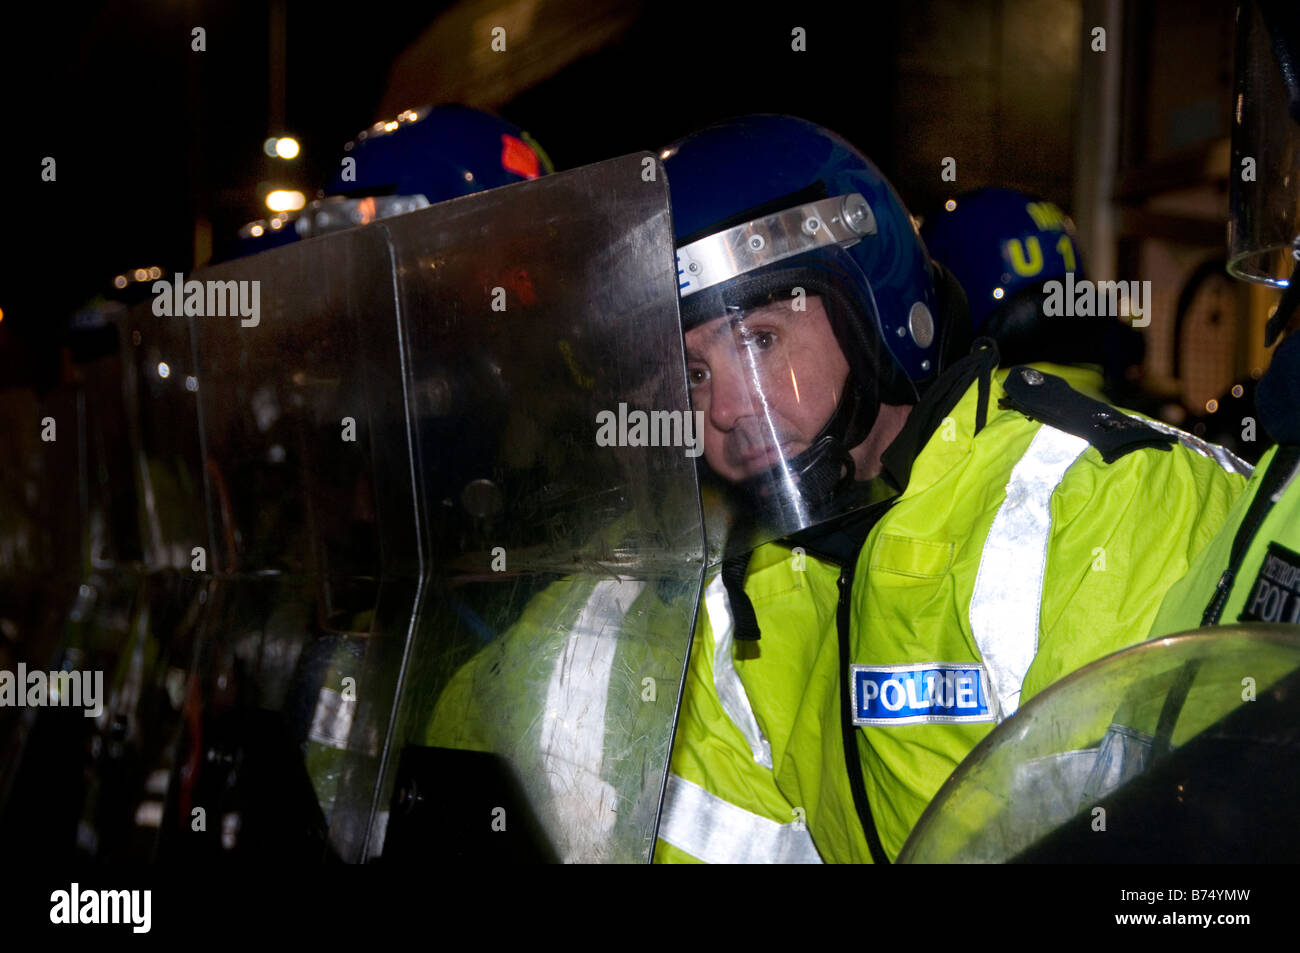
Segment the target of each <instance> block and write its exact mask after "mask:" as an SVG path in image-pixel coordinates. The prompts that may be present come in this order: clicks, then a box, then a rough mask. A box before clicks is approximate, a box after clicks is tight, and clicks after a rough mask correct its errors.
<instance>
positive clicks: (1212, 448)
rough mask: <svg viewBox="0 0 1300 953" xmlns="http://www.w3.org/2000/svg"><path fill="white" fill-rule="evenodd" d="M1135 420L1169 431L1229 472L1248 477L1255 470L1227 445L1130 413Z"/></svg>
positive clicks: (1189, 447)
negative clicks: (1223, 445) (1220, 444)
mask: <svg viewBox="0 0 1300 953" xmlns="http://www.w3.org/2000/svg"><path fill="white" fill-rule="evenodd" d="M1128 416H1130V417H1132V418H1133V419H1134V420H1140V421H1142V422H1143V423H1144V424H1146V425H1147V426H1148V427H1153V428H1155V429H1156V430H1159V431H1160V432H1161V433H1167V434H1169V436H1171V437H1177V438H1178V442H1179V443H1181V444H1182V445H1183V446H1184V447H1186V448H1187V449H1188V450H1194V451H1196V452H1197V453H1199V454H1200V455H1201V456H1203V457H1210V458H1211V459H1213V460H1214V462H1215V463H1217V464H1218V465H1219V466H1221V467H1223V469H1225V470H1227V471H1228V472H1229V473H1240V474H1241V475H1242V476H1244V477H1245V478H1246V479H1250V475H1251V474H1252V473H1254V472H1255V468H1254V467H1252V466H1251V465H1250V464H1249V463H1247V462H1246V461H1245V460H1243V459H1241V457H1239V456H1237V455H1236V454H1235V453H1233V452H1232V451H1231V450H1229V449H1228V448H1227V447H1220V446H1219V445H1218V444H1217V443H1210V442H1209V441H1208V440H1202V439H1201V438H1200V437H1196V436H1193V435H1192V434H1189V433H1188V432H1187V431H1185V430H1179V429H1178V428H1177V427H1171V426H1169V425H1168V424H1167V423H1165V422H1164V421H1163V420H1152V419H1151V418H1150V417H1141V416H1139V415H1137V414H1129V415H1128Z"/></svg>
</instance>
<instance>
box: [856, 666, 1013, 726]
mask: <svg viewBox="0 0 1300 953" xmlns="http://www.w3.org/2000/svg"><path fill="white" fill-rule="evenodd" d="M849 695H850V697H851V699H852V702H853V724H855V725H916V724H922V723H937V724H946V725H954V724H962V723H964V722H978V721H994V720H996V719H995V717H994V714H993V709H992V705H991V704H990V702H989V687H988V677H987V676H986V675H985V674H984V666H982V665H980V664H978V663H971V662H922V663H920V664H919V665H850V666H849Z"/></svg>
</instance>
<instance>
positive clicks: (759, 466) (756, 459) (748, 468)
mask: <svg viewBox="0 0 1300 953" xmlns="http://www.w3.org/2000/svg"><path fill="white" fill-rule="evenodd" d="M790 447H791V443H790V442H786V443H783V444H780V445H779V446H772V445H770V444H766V445H764V446H761V447H757V448H755V449H753V450H750V451H748V452H747V453H744V454H742V455H741V456H740V457H739V459H738V460H737V461H736V465H737V467H738V468H739V469H740V470H742V471H743V472H744V474H745V476H747V477H751V476H755V475H756V474H759V473H762V472H763V471H764V470H770V469H771V468H772V467H774V466H776V465H777V464H778V463H780V462H782V461H784V460H788V459H789V458H790Z"/></svg>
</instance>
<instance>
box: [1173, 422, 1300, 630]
mask: <svg viewBox="0 0 1300 953" xmlns="http://www.w3.org/2000/svg"><path fill="white" fill-rule="evenodd" d="M1298 460H1300V451H1297V449H1296V447H1295V445H1294V444H1291V445H1284V446H1282V447H1272V448H1270V449H1269V451H1268V452H1267V453H1265V454H1264V457H1263V459H1261V460H1260V461H1259V466H1258V467H1256V468H1255V475H1254V476H1253V477H1252V478H1251V480H1250V484H1249V486H1247V488H1246V492H1245V493H1243V494H1242V495H1241V497H1240V499H1238V500H1237V505H1236V506H1234V507H1233V508H1232V512H1231V514H1229V516H1228V520H1227V522H1226V523H1225V524H1224V526H1223V529H1222V530H1221V531H1220V533H1219V535H1218V536H1216V537H1215V538H1214V541H1213V542H1212V543H1211V544H1210V545H1209V546H1207V547H1205V551H1204V552H1203V553H1201V555H1200V556H1199V557H1198V558H1197V560H1196V564H1195V565H1194V566H1193V567H1192V569H1191V571H1190V572H1188V574H1187V576H1186V577H1184V578H1183V579H1180V580H1179V581H1178V582H1177V583H1176V584H1175V585H1174V586H1173V588H1171V589H1170V590H1169V595H1168V596H1166V597H1165V602H1164V605H1163V606H1161V608H1160V614H1159V615H1158V616H1157V617H1156V622H1155V625H1154V627H1153V628H1152V630H1151V637H1152V638H1155V637H1156V636H1162V635H1170V634H1172V633H1174V632H1182V631H1185V630H1187V629H1195V628H1197V627H1199V626H1200V625H1201V624H1202V620H1203V615H1204V613H1205V611H1206V610H1207V609H1209V610H1210V612H1211V615H1212V618H1209V619H1205V620H1204V622H1205V623H1207V624H1222V625H1229V624H1233V623H1236V622H1281V623H1285V624H1288V625H1295V624H1300V481H1297V480H1296V475H1297V473H1300V464H1298V463H1297V461H1298ZM1247 524H1249V525H1247ZM1235 547H1241V548H1242V549H1243V552H1242V553H1241V555H1240V558H1239V559H1238V560H1237V564H1236V565H1233V562H1234V561H1233V559H1232V556H1233V549H1234V548H1235ZM1229 569H1231V570H1232V572H1231V573H1230V574H1229V572H1228V570H1229ZM1216 597H1217V599H1216ZM1212 603H1213V605H1212Z"/></svg>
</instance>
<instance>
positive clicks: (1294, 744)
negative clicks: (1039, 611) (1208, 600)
mask: <svg viewBox="0 0 1300 953" xmlns="http://www.w3.org/2000/svg"><path fill="white" fill-rule="evenodd" d="M1298 756H1300V637H1297V636H1296V634H1295V632H1294V631H1293V627H1291V626H1277V625H1262V624H1247V625H1239V626H1225V627H1222V628H1213V629H1201V630H1198V631H1195V632H1190V633H1184V634H1181V635H1176V636H1170V637H1168V638H1162V639H1153V640H1151V641H1149V642H1144V643H1142V644H1140V645H1137V646H1134V647H1132V648H1129V649H1125V650H1123V651H1121V652H1117V653H1115V654H1113V655H1109V656H1107V657H1106V658H1103V659H1100V660H1098V661H1096V662H1094V663H1092V664H1091V665H1089V666H1087V667H1085V668H1083V669H1080V670H1079V671H1078V672H1075V673H1074V674H1072V675H1070V676H1069V677H1067V678H1064V679H1062V680H1061V681H1060V682H1058V683H1056V684H1055V685H1053V686H1052V687H1050V688H1049V689H1047V690H1046V691H1044V692H1043V693H1042V694H1040V695H1038V696H1036V697H1035V698H1033V699H1031V700H1030V701H1029V702H1028V703H1027V704H1026V705H1024V706H1023V707H1022V708H1021V709H1020V711H1018V712H1017V713H1016V714H1015V716H1014V717H1013V718H1010V719H1008V720H1007V721H1006V722H1004V723H1003V724H1002V725H1000V726H999V727H998V729H997V731H995V732H993V733H992V734H991V735H989V736H988V737H987V738H986V739H984V741H983V742H981V744H980V745H979V746H977V747H976V748H975V750H974V751H972V752H971V753H970V755H969V756H968V757H967V758H966V760H965V761H963V762H962V763H961V765H959V766H958V768H957V770H956V771H954V772H953V774H952V777H950V778H949V779H948V781H947V782H946V783H945V784H944V786H943V788H941V789H940V791H939V793H938V794H937V795H935V798H934V800H933V801H932V802H931V803H930V805H929V807H927V808H926V811H925V813H924V814H923V815H922V817H921V820H920V821H919V822H918V823H917V825H916V828H915V830H913V832H912V834H911V836H910V837H909V838H908V840H907V843H906V844H904V846H903V850H902V852H901V853H900V854H899V861H900V862H911V863H1000V862H1007V861H1012V862H1026V863H1033V862H1039V863H1041V862H1046V863H1061V862H1093V863H1096V862H1103V863H1205V862H1212V863H1256V862H1270V861H1271V862H1289V863H1294V862H1295V861H1296V860H1300V834H1298V833H1297V828H1296V825H1295V804H1296V800H1297V798H1298V797H1300V757H1298Z"/></svg>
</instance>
